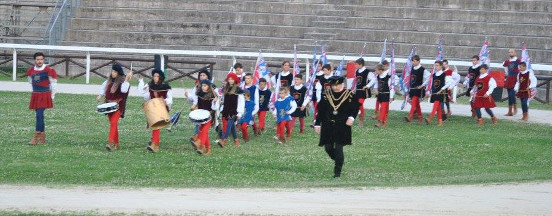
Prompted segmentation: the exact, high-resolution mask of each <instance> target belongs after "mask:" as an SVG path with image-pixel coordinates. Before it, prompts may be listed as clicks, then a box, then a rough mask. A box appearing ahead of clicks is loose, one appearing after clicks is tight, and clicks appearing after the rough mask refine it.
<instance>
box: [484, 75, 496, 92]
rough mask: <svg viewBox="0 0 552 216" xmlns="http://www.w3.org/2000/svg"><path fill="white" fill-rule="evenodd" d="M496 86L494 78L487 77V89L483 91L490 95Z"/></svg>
mask: <svg viewBox="0 0 552 216" xmlns="http://www.w3.org/2000/svg"><path fill="white" fill-rule="evenodd" d="M495 88H496V81H495V80H494V78H491V79H489V90H487V92H486V93H485V94H486V95H491V94H492V93H493V91H494V89H495Z"/></svg>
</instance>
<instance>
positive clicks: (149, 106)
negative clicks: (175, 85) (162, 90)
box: [142, 98, 171, 130]
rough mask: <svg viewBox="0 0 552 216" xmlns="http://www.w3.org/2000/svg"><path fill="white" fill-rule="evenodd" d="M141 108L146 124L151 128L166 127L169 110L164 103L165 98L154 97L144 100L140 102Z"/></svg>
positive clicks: (168, 122)
mask: <svg viewBox="0 0 552 216" xmlns="http://www.w3.org/2000/svg"><path fill="white" fill-rule="evenodd" d="M142 109H143V110H144V113H146V118H147V119H148V126H149V128H151V129H152V130H157V129H161V128H164V127H167V126H168V125H169V124H170V123H171V121H170V119H169V112H168V111H167V107H166V105H165V100H163V99H162V98H154V99H151V100H149V101H146V102H145V103H144V104H142Z"/></svg>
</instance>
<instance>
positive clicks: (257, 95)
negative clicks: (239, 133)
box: [253, 86, 259, 115]
mask: <svg viewBox="0 0 552 216" xmlns="http://www.w3.org/2000/svg"><path fill="white" fill-rule="evenodd" d="M254 97H255V101H254V102H255V108H253V115H256V114H257V112H259V86H257V87H256V88H255V93H254Z"/></svg>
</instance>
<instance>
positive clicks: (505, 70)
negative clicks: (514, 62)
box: [502, 61, 508, 76]
mask: <svg viewBox="0 0 552 216" xmlns="http://www.w3.org/2000/svg"><path fill="white" fill-rule="evenodd" d="M504 64H506V61H503V62H502V65H504ZM504 73H506V76H508V67H504Z"/></svg>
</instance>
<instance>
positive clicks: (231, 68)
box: [228, 56, 237, 73]
mask: <svg viewBox="0 0 552 216" xmlns="http://www.w3.org/2000/svg"><path fill="white" fill-rule="evenodd" d="M236 62H237V61H236V56H232V65H231V66H230V70H229V71H228V73H236V70H234V65H236Z"/></svg>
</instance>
